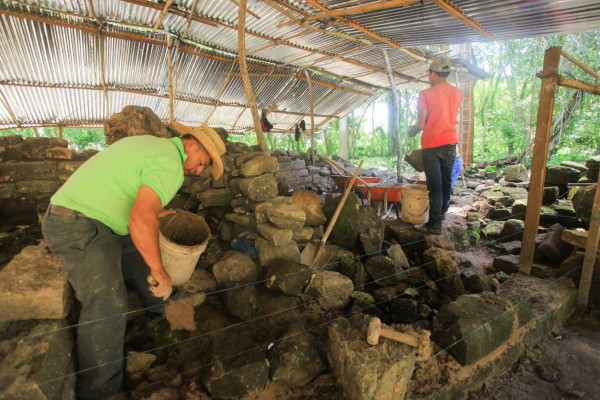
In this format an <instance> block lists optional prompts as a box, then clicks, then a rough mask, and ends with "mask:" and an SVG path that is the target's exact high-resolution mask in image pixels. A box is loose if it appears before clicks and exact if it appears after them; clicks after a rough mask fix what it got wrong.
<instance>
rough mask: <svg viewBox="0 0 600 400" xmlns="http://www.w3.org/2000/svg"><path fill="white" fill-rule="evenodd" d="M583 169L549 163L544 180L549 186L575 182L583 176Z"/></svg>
mask: <svg viewBox="0 0 600 400" xmlns="http://www.w3.org/2000/svg"><path fill="white" fill-rule="evenodd" d="M581 175H582V173H581V171H579V170H577V169H575V168H571V167H564V166H560V165H548V166H546V180H545V182H544V184H545V185H547V186H553V185H558V186H561V185H566V184H568V183H575V182H577V181H578V180H579V178H581Z"/></svg>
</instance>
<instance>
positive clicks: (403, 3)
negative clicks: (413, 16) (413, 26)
mask: <svg viewBox="0 0 600 400" xmlns="http://www.w3.org/2000/svg"><path fill="white" fill-rule="evenodd" d="M420 1H421V0H390V1H378V2H377V3H372V4H367V5H363V6H356V7H347V8H343V9H340V10H335V11H334V10H331V11H326V12H324V13H321V14H316V15H311V16H308V17H304V18H302V19H301V20H300V22H309V21H314V20H317V19H327V18H337V17H341V16H343V15H351V14H360V13H365V12H369V11H377V10H387V9H390V8H396V7H407V6H410V5H411V4H415V3H419V2H420ZM293 24H294V21H289V22H284V23H281V24H277V27H278V28H281V27H284V26H288V25H293Z"/></svg>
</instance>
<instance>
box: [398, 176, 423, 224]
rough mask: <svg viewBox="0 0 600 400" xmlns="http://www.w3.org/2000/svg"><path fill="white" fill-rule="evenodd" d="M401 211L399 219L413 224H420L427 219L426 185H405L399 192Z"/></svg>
mask: <svg viewBox="0 0 600 400" xmlns="http://www.w3.org/2000/svg"><path fill="white" fill-rule="evenodd" d="M400 201H401V202H402V213H401V214H400V219H401V220H402V221H404V222H406V223H409V224H413V225H422V224H425V223H426V222H427V221H428V220H429V192H428V191H427V186H426V185H418V184H411V185H405V186H404V187H403V188H402V192H401V193H400Z"/></svg>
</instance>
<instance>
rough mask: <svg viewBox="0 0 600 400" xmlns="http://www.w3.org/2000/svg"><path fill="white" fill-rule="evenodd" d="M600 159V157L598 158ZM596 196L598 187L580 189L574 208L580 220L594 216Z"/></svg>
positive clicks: (575, 198)
mask: <svg viewBox="0 0 600 400" xmlns="http://www.w3.org/2000/svg"><path fill="white" fill-rule="evenodd" d="M598 157H599V158H600V156H598ZM595 195H596V185H593V186H584V187H578V188H577V191H576V192H575V195H574V196H573V208H574V209H575V213H576V214H577V217H579V218H590V217H591V216H592V205H593V204H594V196H595Z"/></svg>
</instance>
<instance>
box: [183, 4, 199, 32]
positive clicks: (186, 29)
mask: <svg viewBox="0 0 600 400" xmlns="http://www.w3.org/2000/svg"><path fill="white" fill-rule="evenodd" d="M196 5H198V0H194V1H193V2H192V6H191V7H190V12H189V15H188V17H187V23H186V25H185V30H184V31H183V34H182V35H181V36H183V37H186V36H187V33H188V31H189V30H190V26H192V17H193V16H194V13H195V12H196Z"/></svg>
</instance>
